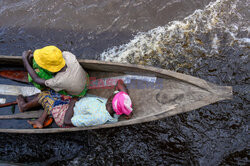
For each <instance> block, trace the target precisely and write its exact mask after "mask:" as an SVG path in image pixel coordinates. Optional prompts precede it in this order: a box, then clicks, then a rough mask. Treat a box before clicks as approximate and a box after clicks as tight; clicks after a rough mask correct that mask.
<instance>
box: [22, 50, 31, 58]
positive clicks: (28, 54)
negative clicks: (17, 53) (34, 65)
mask: <svg viewBox="0 0 250 166" xmlns="http://www.w3.org/2000/svg"><path fill="white" fill-rule="evenodd" d="M30 54H32V51H31V50H28V51H24V52H23V54H22V57H23V59H28V58H29V56H30Z"/></svg>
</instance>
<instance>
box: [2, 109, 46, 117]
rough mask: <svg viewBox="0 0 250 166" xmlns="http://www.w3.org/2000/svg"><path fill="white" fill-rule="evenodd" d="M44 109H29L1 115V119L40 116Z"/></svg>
mask: <svg viewBox="0 0 250 166" xmlns="http://www.w3.org/2000/svg"><path fill="white" fill-rule="evenodd" d="M41 113H42V111H41V110H39V111H27V112H24V113H17V114H12V115H0V119H30V118H39V116H40V115H41Z"/></svg>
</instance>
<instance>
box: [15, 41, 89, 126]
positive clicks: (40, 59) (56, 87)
mask: <svg viewBox="0 0 250 166" xmlns="http://www.w3.org/2000/svg"><path fill="white" fill-rule="evenodd" d="M22 59H23V63H24V67H25V68H26V70H27V71H28V73H29V76H28V77H29V81H30V82H32V83H33V84H34V86H35V87H37V88H39V89H40V90H41V91H42V92H41V93H40V94H38V95H35V96H34V97H23V96H22V95H19V96H18V97H17V103H18V107H19V110H20V111H21V112H24V111H27V110H28V109H30V108H33V107H36V106H39V105H42V106H43V108H44V112H43V114H42V116H41V117H40V118H39V119H37V120H35V121H28V122H29V123H30V124H32V125H36V126H38V127H39V128H41V127H42V124H43V122H44V120H45V119H46V117H47V116H48V115H49V114H50V113H51V110H52V108H53V107H54V106H55V105H58V104H60V102H59V103H58V102H56V101H58V100H57V99H58V97H62V96H63V98H64V99H65V100H62V102H63V103H67V102H68V101H69V99H70V98H72V97H74V98H78V97H83V96H84V95H85V94H86V92H87V89H88V79H89V77H88V74H87V73H86V72H85V70H84V69H83V68H82V67H81V65H80V64H79V62H78V61H77V59H76V57H75V55H73V54H72V53H70V52H67V51H63V52H62V51H61V50H60V49H58V48H57V47H55V46H46V47H44V48H41V49H37V50H35V51H34V53H33V54H32V51H31V50H29V51H24V52H23V55H22Z"/></svg>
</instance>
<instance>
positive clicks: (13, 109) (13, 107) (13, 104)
mask: <svg viewBox="0 0 250 166" xmlns="http://www.w3.org/2000/svg"><path fill="white" fill-rule="evenodd" d="M16 104H17V102H16V101H12V102H9V103H5V104H0V108H2V107H8V106H12V108H11V112H12V114H14V113H15V105H16Z"/></svg>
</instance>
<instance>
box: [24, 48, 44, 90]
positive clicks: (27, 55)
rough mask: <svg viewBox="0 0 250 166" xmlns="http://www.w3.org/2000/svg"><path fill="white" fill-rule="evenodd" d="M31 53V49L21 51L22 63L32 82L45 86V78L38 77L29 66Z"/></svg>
mask: <svg viewBox="0 0 250 166" xmlns="http://www.w3.org/2000/svg"><path fill="white" fill-rule="evenodd" d="M31 54H32V51H31V50H29V51H24V52H23V55H22V59H23V65H24V67H25V69H26V70H27V71H28V73H29V74H30V76H31V78H32V79H33V81H34V82H36V83H37V84H39V85H42V86H45V79H42V78H40V77H38V75H37V74H36V72H35V71H34V69H33V68H32V67H31V64H30V62H31V57H30V56H31Z"/></svg>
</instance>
